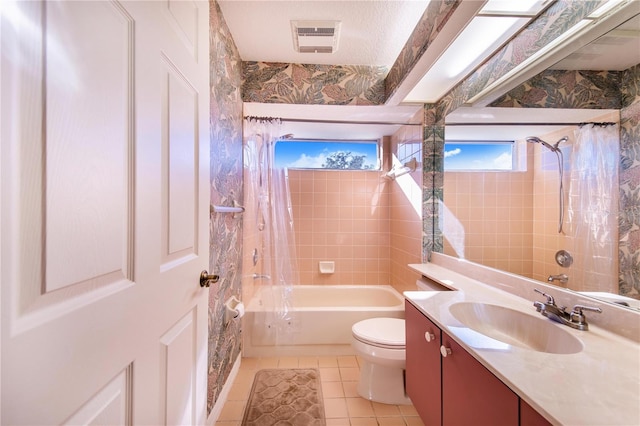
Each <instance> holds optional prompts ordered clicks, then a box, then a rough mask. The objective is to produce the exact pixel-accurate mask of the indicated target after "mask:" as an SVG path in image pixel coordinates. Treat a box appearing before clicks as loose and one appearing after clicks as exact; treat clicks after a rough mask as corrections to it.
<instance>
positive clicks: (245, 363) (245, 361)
mask: <svg viewBox="0 0 640 426" xmlns="http://www.w3.org/2000/svg"><path fill="white" fill-rule="evenodd" d="M258 360H259V358H242V361H240V369H241V370H245V369H248V370H257V369H258Z"/></svg>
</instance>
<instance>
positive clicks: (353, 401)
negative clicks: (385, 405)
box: [347, 398, 376, 417]
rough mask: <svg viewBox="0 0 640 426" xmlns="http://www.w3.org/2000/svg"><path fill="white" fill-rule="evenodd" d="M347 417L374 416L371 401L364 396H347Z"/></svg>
mask: <svg viewBox="0 0 640 426" xmlns="http://www.w3.org/2000/svg"><path fill="white" fill-rule="evenodd" d="M347 409H348V410H349V417H375V416H376V415H375V413H374V412H373V407H372V406H371V401H369V400H366V399H364V398H347Z"/></svg>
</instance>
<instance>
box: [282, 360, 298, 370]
mask: <svg viewBox="0 0 640 426" xmlns="http://www.w3.org/2000/svg"><path fill="white" fill-rule="evenodd" d="M278 368H298V358H297V357H282V358H280V359H279V360H278Z"/></svg>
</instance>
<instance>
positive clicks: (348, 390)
mask: <svg viewBox="0 0 640 426" xmlns="http://www.w3.org/2000/svg"><path fill="white" fill-rule="evenodd" d="M342 389H343V390H344V396H345V397H347V398H355V397H357V396H360V395H358V382H345V381H343V382H342Z"/></svg>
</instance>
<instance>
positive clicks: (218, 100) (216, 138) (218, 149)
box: [207, 0, 243, 413]
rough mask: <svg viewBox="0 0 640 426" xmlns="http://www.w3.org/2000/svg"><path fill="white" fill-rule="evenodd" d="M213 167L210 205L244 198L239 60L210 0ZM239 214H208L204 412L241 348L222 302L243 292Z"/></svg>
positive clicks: (235, 326) (235, 327) (236, 329)
mask: <svg viewBox="0 0 640 426" xmlns="http://www.w3.org/2000/svg"><path fill="white" fill-rule="evenodd" d="M209 13H210V28H209V39H210V49H211V52H210V56H209V61H210V84H211V115H210V117H211V118H210V128H211V136H210V140H211V166H210V167H211V169H210V179H211V187H210V194H211V195H210V196H211V204H212V205H225V206H231V205H233V202H234V201H237V202H238V203H240V204H242V202H243V200H242V196H243V195H242V194H243V192H242V99H241V96H240V86H241V77H242V71H241V63H242V62H241V60H240V55H239V53H238V50H237V48H236V46H235V44H234V42H233V40H232V38H231V34H230V33H229V29H228V27H227V25H226V23H225V22H224V18H223V16H222V13H221V11H220V8H219V6H218V3H217V2H216V1H215V0H212V1H211V2H210V12H209ZM241 242H242V218H241V217H234V216H233V215H228V214H212V215H211V221H210V225H209V271H215V273H217V274H219V275H220V281H219V282H218V283H217V284H216V285H215V286H212V287H211V288H210V290H209V343H208V359H207V370H208V378H207V379H208V380H207V388H208V390H207V412H209V413H210V412H211V409H212V408H213V406H214V404H215V402H216V400H217V398H218V396H219V395H220V391H221V390H222V387H223V386H224V384H225V381H226V380H227V377H228V376H229V373H230V372H231V368H232V366H233V363H234V362H235V360H236V358H237V357H238V355H239V354H240V323H239V322H230V323H229V325H228V326H225V325H224V312H225V307H224V302H225V301H226V300H227V299H229V297H231V296H232V295H235V296H238V297H239V296H240V294H241V285H240V282H241V275H242V266H241V265H242V243H241Z"/></svg>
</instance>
